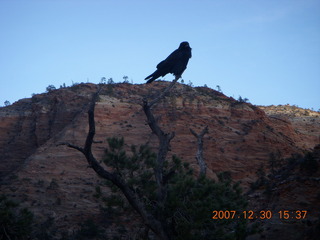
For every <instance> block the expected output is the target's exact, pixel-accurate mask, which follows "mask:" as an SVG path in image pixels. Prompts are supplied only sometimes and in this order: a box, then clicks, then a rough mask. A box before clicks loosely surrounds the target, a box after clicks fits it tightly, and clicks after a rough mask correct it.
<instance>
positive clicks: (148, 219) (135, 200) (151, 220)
mask: <svg viewBox="0 0 320 240" xmlns="http://www.w3.org/2000/svg"><path fill="white" fill-rule="evenodd" d="M99 92H100V89H99V90H98V91H97V92H96V93H95V94H94V96H93V98H92V101H91V104H90V107H89V110H88V120H89V132H88V134H87V138H86V142H85V145H84V147H79V146H76V145H73V144H71V143H60V144H59V145H66V146H68V147H70V148H73V149H76V150H78V151H80V152H81V153H83V155H84V156H85V157H86V159H87V162H88V164H89V166H90V167H92V168H93V170H94V171H95V172H96V173H97V174H98V175H99V176H100V177H102V178H104V179H107V180H109V181H111V182H112V183H113V184H114V185H116V186H117V187H118V188H119V189H120V190H121V191H122V193H123V194H124V195H125V197H126V198H127V200H128V202H129V203H130V205H131V206H132V207H133V209H135V211H136V212H137V213H138V214H139V215H140V216H141V218H142V220H143V221H144V223H145V224H146V226H148V227H149V228H150V229H151V230H152V231H153V232H154V233H155V234H156V235H157V237H158V238H159V239H162V240H168V239H169V236H168V234H167V233H166V231H165V228H164V225H163V223H162V222H160V221H159V220H158V219H157V218H155V217H154V216H152V215H151V214H149V213H148V212H147V210H146V208H145V206H144V204H143V203H142V202H141V201H140V199H139V197H138V196H137V195H136V193H135V192H133V191H132V190H131V189H130V188H129V187H128V186H127V185H126V184H125V181H124V179H122V178H121V177H120V176H119V175H117V174H114V173H112V172H109V171H108V170H106V169H104V168H103V167H102V166H101V165H100V163H99V162H98V161H97V159H96V158H95V157H94V156H93V154H92V143H93V142H94V140H93V138H94V135H95V121H94V110H95V103H96V100H97V98H98V96H99ZM155 129H157V127H156V126H155ZM157 131H159V130H157ZM164 136H167V135H165V134H164ZM172 137H173V136H171V135H169V136H168V137H164V145H165V146H164V147H162V148H163V149H162V148H161V149H162V150H161V152H163V153H161V154H160V153H159V155H160V156H164V154H166V146H168V144H169V142H168V139H171V138H172ZM169 141H170V140H169ZM157 176H158V177H157V178H158V179H159V181H160V182H161V181H162V179H161V174H160V171H159V170H158V171H157ZM158 179H157V180H158ZM162 191H163V190H161V192H162Z"/></svg>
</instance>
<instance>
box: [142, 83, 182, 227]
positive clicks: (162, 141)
mask: <svg viewBox="0 0 320 240" xmlns="http://www.w3.org/2000/svg"><path fill="white" fill-rule="evenodd" d="M178 79H179V77H176V78H175V79H174V80H173V81H172V82H171V84H170V85H169V86H168V87H167V88H166V89H165V90H164V91H163V92H162V93H161V94H160V95H159V96H158V97H156V98H155V99H153V100H151V101H150V103H149V102H148V101H147V100H146V99H143V111H144V113H145V115H146V116H147V120H148V125H149V127H150V129H151V131H152V132H153V133H154V134H155V135H156V136H157V138H158V141H159V146H158V154H157V162H156V166H155V168H154V174H155V179H156V183H157V212H158V213H159V214H158V216H157V217H158V219H159V220H160V222H161V224H162V226H163V228H164V229H167V224H166V220H165V219H163V218H162V217H161V215H162V214H161V212H162V211H163V210H164V204H165V201H166V197H167V180H168V178H169V175H171V174H172V173H169V174H167V175H166V176H163V172H164V171H163V164H164V161H165V160H166V157H167V154H168V151H169V149H170V141H171V140H172V139H173V138H174V136H175V133H174V132H171V133H165V132H164V131H163V130H162V129H161V128H160V126H159V125H158V123H157V120H156V119H155V117H154V115H153V113H152V111H151V108H152V106H153V105H154V104H156V103H158V102H159V101H160V100H161V99H162V98H164V97H165V95H166V94H167V93H168V92H169V90H170V89H171V88H172V87H173V86H174V84H175V83H176V82H177V81H178Z"/></svg>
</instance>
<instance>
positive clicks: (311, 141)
mask: <svg viewBox="0 0 320 240" xmlns="http://www.w3.org/2000/svg"><path fill="white" fill-rule="evenodd" d="M167 84H168V83H166V82H154V83H153V84H150V85H131V84H114V85H104V86H103V90H102V92H101V94H100V98H99V101H98V102H97V103H96V109H95V122H96V136H95V140H96V141H102V143H96V144H95V145H94V149H93V150H94V154H95V155H96V157H97V158H98V159H99V158H101V156H102V154H103V151H104V149H105V147H106V146H107V143H106V138H107V137H113V136H122V137H124V139H125V143H126V144H127V145H128V147H129V146H130V145H132V144H134V145H139V144H145V143H148V144H149V145H150V146H152V147H153V148H154V150H155V151H156V150H157V139H156V138H155V136H153V135H152V133H151V130H150V129H149V127H148V125H147V123H146V117H145V115H144V113H143V111H142V107H141V104H142V99H143V98H145V97H147V98H150V99H152V96H157V95H158V94H159V91H161V90H162V89H164V88H165V87H166V86H167ZM96 90H97V86H96V85H93V84H82V85H77V86H74V87H70V88H65V89H59V90H55V91H52V92H50V93H47V94H41V95H36V96H34V97H33V98H31V99H24V100H21V101H19V102H17V103H15V104H13V105H11V106H8V107H4V108H1V109H0V118H1V121H0V162H1V164H0V171H1V175H0V177H1V179H2V183H3V184H2V185H1V190H2V191H3V192H6V193H7V194H9V195H11V196H13V197H15V198H17V199H19V200H23V201H24V203H25V205H26V206H28V207H30V208H31V210H32V211H33V212H35V214H36V215H37V216H39V219H44V220H45V219H47V218H48V217H53V218H54V219H55V220H56V226H57V227H59V226H60V227H61V228H65V227H66V226H68V229H69V230H70V229H71V230H72V228H77V225H76V223H78V222H79V221H81V218H82V219H83V216H84V215H85V216H87V215H90V216H93V215H95V216H99V205H100V204H101V202H99V201H98V200H97V199H96V198H94V197H93V194H94V193H95V186H97V185H98V184H99V182H101V180H100V179H99V178H98V177H97V176H96V175H95V173H94V172H93V170H92V169H90V168H88V167H87V163H86V160H85V159H84V157H83V156H82V155H81V154H80V153H78V152H77V151H75V150H72V149H69V148H67V147H65V146H58V144H59V143H61V142H70V143H73V144H77V145H79V146H83V144H84V142H85V138H86V134H87V129H88V122H87V113H86V111H87V109H88V104H89V102H90V99H91V95H92V94H93V93H94V92H95V91H96ZM264 110H265V111H266V112H267V113H268V114H266V113H265V112H264V111H263V110H261V108H258V107H256V106H254V105H251V104H247V103H240V102H237V101H235V100H234V99H232V98H228V97H226V96H224V95H223V94H221V93H219V92H217V91H214V90H211V89H208V88H191V87H189V86H186V85H181V84H177V85H176V86H175V87H174V88H173V90H172V91H171V92H170V93H169V94H168V96H167V97H166V98H165V99H164V100H162V101H161V102H160V103H159V104H158V105H157V106H155V107H154V109H153V111H154V114H155V115H156V116H158V117H159V119H158V121H159V122H160V124H161V126H162V127H163V129H164V130H165V131H166V132H172V131H174V132H175V137H174V139H173V140H172V141H171V152H170V153H171V154H175V155H177V156H179V157H180V158H182V160H183V161H187V162H189V163H190V164H191V167H193V168H194V169H195V172H196V173H197V171H198V166H197V162H196V159H195V154H196V150H197V149H196V147H197V146H196V139H195V137H194V136H193V135H192V134H191V132H190V128H192V129H193V130H194V131H195V132H197V133H199V132H201V131H202V129H203V128H204V127H205V126H208V128H209V133H208V134H206V135H205V137H204V158H205V161H206V163H207V166H208V171H207V174H208V175H209V176H210V177H216V173H217V172H220V171H230V172H231V175H232V177H233V179H234V180H235V181H241V182H242V185H243V186H244V188H246V189H248V185H249V184H250V183H251V182H253V181H255V179H256V171H257V169H258V168H259V167H260V166H261V165H264V166H266V167H267V166H268V164H269V158H270V154H271V153H277V154H279V155H280V156H281V157H283V158H284V157H289V156H291V154H294V153H301V152H303V150H306V149H312V148H313V147H314V146H315V145H317V144H319V129H320V128H317V127H314V126H319V122H320V118H319V117H318V116H319V113H316V112H313V113H312V114H314V115H312V116H314V118H313V119H314V120H311V119H309V120H308V124H306V125H304V121H303V120H299V117H300V116H295V117H294V118H292V117H291V118H288V117H286V116H285V117H286V118H285V119H283V114H282V113H281V112H280V113H279V114H278V115H277V116H274V115H272V114H271V113H270V112H268V108H264ZM284 115H286V114H284ZM300 118H301V117H300ZM316 124H318V125H316ZM128 149H129V148H128ZM10 174H11V175H10ZM12 174H14V175H13V177H12ZM103 190H105V191H108V190H107V189H106V188H105V189H103ZM88 209H90V211H89V212H88Z"/></svg>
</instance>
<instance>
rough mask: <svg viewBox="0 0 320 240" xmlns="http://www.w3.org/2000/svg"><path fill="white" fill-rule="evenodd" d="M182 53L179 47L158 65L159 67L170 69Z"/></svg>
mask: <svg viewBox="0 0 320 240" xmlns="http://www.w3.org/2000/svg"><path fill="white" fill-rule="evenodd" d="M180 55H181V52H180V51H179V49H177V50H175V51H173V52H172V53H171V54H170V55H169V56H168V57H167V58H166V59H165V60H163V61H162V62H160V63H159V64H158V65H157V69H170V68H171V67H172V66H173V65H174V64H175V62H176V60H178V59H179V58H180Z"/></svg>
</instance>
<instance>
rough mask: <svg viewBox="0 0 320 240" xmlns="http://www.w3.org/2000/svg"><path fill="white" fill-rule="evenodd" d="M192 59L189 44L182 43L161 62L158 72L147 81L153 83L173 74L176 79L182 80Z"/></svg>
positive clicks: (147, 78)
mask: <svg viewBox="0 0 320 240" xmlns="http://www.w3.org/2000/svg"><path fill="white" fill-rule="evenodd" d="M190 58H191V48H190V46H189V43H188V42H182V43H180V46H179V48H178V49H177V50H175V51H174V52H172V53H171V54H170V55H169V56H168V57H167V58H166V59H165V60H163V61H162V62H160V63H159V64H158V65H157V70H156V71H155V72H154V73H152V74H150V75H149V76H148V77H146V78H145V80H148V81H147V83H152V82H153V81H154V80H156V79H157V78H159V77H163V76H165V75H167V74H168V73H172V74H173V75H174V76H175V77H176V78H180V77H181V75H182V73H183V72H184V70H186V68H187V64H188V61H189V59H190Z"/></svg>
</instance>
